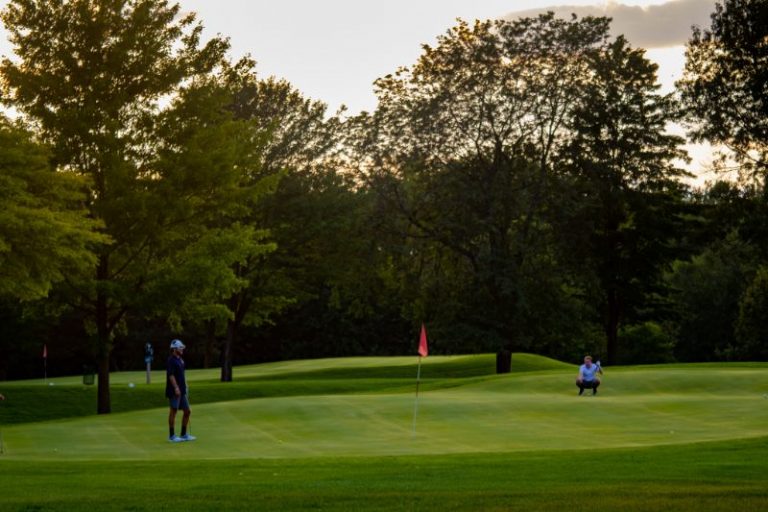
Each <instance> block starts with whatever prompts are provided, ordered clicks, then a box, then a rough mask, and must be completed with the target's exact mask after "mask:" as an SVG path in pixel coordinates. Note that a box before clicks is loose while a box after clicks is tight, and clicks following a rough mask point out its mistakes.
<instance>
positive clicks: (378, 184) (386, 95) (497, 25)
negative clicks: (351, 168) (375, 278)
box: [353, 13, 608, 350]
mask: <svg viewBox="0 0 768 512" xmlns="http://www.w3.org/2000/svg"><path fill="white" fill-rule="evenodd" d="M607 29H608V20H607V19H603V18H584V19H581V20H577V19H575V18H574V19H572V20H560V19H556V18H555V17H554V15H553V14H552V13H548V14H545V15H541V16H539V17H536V18H525V19H519V20H515V21H485V22H481V21H478V22H476V23H475V24H474V25H471V24H468V23H466V22H463V21H460V22H459V23H458V25H456V26H455V27H453V28H451V29H450V30H449V31H448V32H447V33H446V34H444V35H442V36H441V37H439V38H438V42H437V45H435V46H434V47H432V46H425V47H424V52H423V54H422V55H421V56H420V58H419V59H418V61H417V62H416V63H415V64H414V65H413V66H411V67H410V68H401V69H399V70H398V71H397V72H396V73H394V74H391V75H387V76H385V77H383V78H380V79H379V80H377V82H376V89H377V95H378V97H379V106H378V108H377V110H376V112H375V113H374V114H373V115H372V116H368V115H363V116H361V117H360V118H359V119H358V120H357V123H358V124H359V125H360V126H361V129H360V130H359V133H358V134H357V138H356V139H355V140H354V141H353V144H354V145H355V147H354V149H355V150H356V155H355V156H356V158H357V160H356V161H357V162H359V167H360V173H361V177H362V178H363V179H365V180H366V183H367V184H368V186H369V187H370V188H371V189H372V190H373V191H374V192H376V193H377V195H378V197H379V208H380V211H381V212H382V213H381V215H382V218H383V219H387V220H389V223H388V224H385V225H384V226H383V229H384V230H387V231H389V232H390V233H393V232H394V233H397V236H398V237H399V239H398V238H395V237H393V238H392V240H394V242H395V243H396V244H397V245H396V246H395V247H397V249H396V250H397V256H396V257H397V258H398V259H397V264H398V265H400V268H403V269H404V270H405V276H407V277H409V278H411V279H409V280H408V283H409V286H411V287H414V286H417V285H418V287H419V288H420V290H421V293H418V294H416V295H417V297H416V298H415V300H414V303H415V304H416V305H415V307H414V309H413V312H412V313H410V314H411V316H412V317H418V316H419V315H420V314H423V315H425V316H426V318H427V319H428V320H430V321H431V320H434V321H435V323H437V330H436V331H435V332H438V335H440V336H445V337H447V338H449V340H448V341H449V342H448V343H446V344H445V345H444V346H445V347H446V348H447V349H448V350H456V349H457V348H458V346H459V345H460V344H463V346H464V347H465V349H467V348H470V347H471V348H472V349H480V350H487V349H490V348H499V347H501V346H506V345H513V346H516V347H525V346H526V345H527V344H528V343H529V342H530V340H531V339H532V337H533V335H534V334H535V333H533V332H531V331H530V330H529V329H528V328H529V326H530V325H532V324H533V323H534V322H535V319H531V318H526V317H525V315H526V314H527V313H529V311H530V310H527V309H526V307H525V304H526V302H527V297H526V293H530V292H533V293H536V292H537V291H540V292H541V293H546V292H547V291H548V290H538V289H537V287H536V286H535V285H534V284H533V282H535V281H536V280H535V278H534V279H531V280H530V281H529V280H528V276H529V275H530V274H529V273H528V264H529V261H530V260H535V259H539V258H542V259H544V260H546V259H547V258H549V257H551V254H550V253H549V252H550V251H549V248H550V245H549V244H550V243H551V239H552V237H553V236H554V235H553V234H552V233H551V231H550V229H549V226H548V225H547V224H546V223H545V222H542V220H543V219H542V215H543V213H544V211H545V209H546V208H547V202H548V200H550V199H552V198H551V196H550V192H551V186H552V179H553V172H554V168H555V167H556V157H557V154H558V152H559V151H560V150H561V149H562V144H563V141H564V140H565V135H566V134H567V133H568V131H569V128H568V124H569V123H570V120H571V116H572V114H573V111H574V108H575V107H576V103H575V101H574V97H575V96H576V94H575V93H576V91H577V90H578V88H579V87H580V84H581V82H582V81H583V80H584V79H585V77H586V75H587V73H588V70H587V61H586V59H573V58H571V56H572V55H574V54H576V55H586V54H590V53H591V52H594V51H595V50H596V49H597V48H599V47H600V46H601V45H602V44H603V42H604V40H605V39H606V38H607ZM531 266H532V267H533V268H536V267H539V266H546V265H538V264H536V263H534V264H532V265H531ZM554 289H558V285H555V286H554ZM414 320H417V319H416V318H414ZM450 338H453V339H450Z"/></svg>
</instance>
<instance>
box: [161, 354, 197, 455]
mask: <svg viewBox="0 0 768 512" xmlns="http://www.w3.org/2000/svg"><path fill="white" fill-rule="evenodd" d="M185 348H186V347H185V346H184V344H183V343H182V342H181V340H173V341H172V342H171V356H170V357H169V358H168V373H167V374H166V378H165V396H166V397H168V400H169V401H170V404H171V412H170V413H169V414H168V429H169V436H168V440H169V441H170V442H172V443H179V442H181V441H194V440H195V437H194V436H193V435H191V434H189V433H188V432H187V426H189V415H190V414H191V411H190V410H189V399H188V398H187V379H186V378H185V377H184V360H183V359H182V358H181V355H182V354H183V353H184V349H185ZM179 409H181V410H183V411H184V416H183V417H182V419H181V436H177V435H176V432H175V425H176V412H177V411H178V410H179Z"/></svg>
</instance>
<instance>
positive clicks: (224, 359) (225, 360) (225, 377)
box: [221, 320, 237, 382]
mask: <svg viewBox="0 0 768 512" xmlns="http://www.w3.org/2000/svg"><path fill="white" fill-rule="evenodd" d="M236 333H237V325H236V324H235V322H234V321H233V320H229V321H228V322H227V336H226V338H225V339H224V348H223V350H222V351H221V382H232V347H233V346H234V344H235V336H236Z"/></svg>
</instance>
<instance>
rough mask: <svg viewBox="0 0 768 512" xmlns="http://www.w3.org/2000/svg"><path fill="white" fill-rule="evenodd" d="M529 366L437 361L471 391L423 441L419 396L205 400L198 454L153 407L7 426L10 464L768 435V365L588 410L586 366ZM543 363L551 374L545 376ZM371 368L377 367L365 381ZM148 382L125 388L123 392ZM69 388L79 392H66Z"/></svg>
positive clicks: (632, 375)
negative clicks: (515, 369)
mask: <svg viewBox="0 0 768 512" xmlns="http://www.w3.org/2000/svg"><path fill="white" fill-rule="evenodd" d="M528 357H529V358H531V359H528V360H527V361H528V363H529V366H528V368H530V370H532V371H524V372H520V373H516V374H510V375H504V376H496V375H488V373H490V372H488V371H485V370H483V371H482V372H481V371H475V370H472V371H470V370H466V369H467V368H470V367H471V368H474V366H472V365H474V364H476V363H478V362H479V361H482V364H483V365H484V366H483V368H485V366H487V363H488V361H492V359H491V358H490V357H485V358H480V359H477V358H475V359H472V358H469V359H468V358H466V357H465V358H439V357H434V358H432V357H431V358H428V359H427V361H429V362H430V364H431V365H433V366H432V368H433V369H434V370H435V371H437V369H438V368H440V365H441V364H444V365H447V366H445V367H444V369H451V370H450V371H459V370H458V369H457V368H459V366H460V368H462V369H463V370H461V371H465V374H466V375H468V376H471V377H472V378H465V379H454V381H452V384H451V387H446V388H444V389H435V390H429V389H428V390H427V391H425V392H423V393H422V395H421V396H420V399H419V410H418V416H417V422H416V431H415V434H414V431H413V412H414V396H413V393H380V394H345V395H336V394H329V395H314V396H291V397H275V398H260V399H249V400H237V401H230V402H218V403H205V404H200V405H195V403H194V398H193V418H192V430H193V433H194V434H195V435H196V436H198V440H197V441H195V442H192V443H180V444H170V443H168V442H167V441H166V440H165V436H166V433H167V432H166V427H165V422H166V417H167V410H166V409H165V408H152V409H146V410H141V411H135V412H130V413H121V414H112V415H108V416H99V417H94V416H90V417H83V418H77V419H69V420H57V421H49V422H40V423H27V424H19V425H14V426H6V427H3V429H2V432H3V437H4V442H5V448H6V455H5V457H6V458H7V459H8V460H24V459H29V460H120V459H125V460H149V461H151V460H169V459H243V458H245V459H247V458H297V457H326V456H328V457H338V456H379V455H408V454H451V453H482V452H515V451H542V450H564V449H565V450H569V449H592V448H619V447H643V446H660V445H670V444H686V443H694V442H700V441H712V440H726V439H736V438H752V437H759V436H764V435H765V434H766V425H768V400H766V399H765V398H764V395H763V393H765V392H766V391H768V371H766V367H765V366H764V365H742V366H739V365H700V366H696V365H692V366H679V367H664V366H659V367H655V366H651V367H634V368H623V369H613V370H611V371H609V372H608V374H607V375H606V376H605V379H604V386H603V387H601V388H600V393H599V394H598V395H597V396H595V397H592V396H588V395H587V396H581V397H579V396H577V395H576V387H575V386H574V385H573V379H574V376H575V367H572V366H569V365H562V364H557V363H555V364H550V363H549V362H547V360H544V359H543V358H539V359H535V358H534V356H528ZM522 361H523V362H525V361H526V358H525V357H523V358H522ZM536 361H540V362H541V364H538V363H537V364H533V363H536ZM470 363H471V364H470ZM478 364H479V363H478ZM361 365H367V366H365V367H364V368H363V370H362V371H361V370H360V367H361ZM451 365H453V366H451ZM457 365H458V366H457ZM413 366H414V365H413V358H364V359H358V360H327V361H324V362H317V361H312V362H294V363H277V364H274V365H261V366H256V367H251V368H248V369H236V378H237V377H238V376H240V378H243V379H250V380H249V385H253V386H255V387H258V386H259V384H260V379H262V378H266V377H270V376H272V377H275V376H280V378H286V379H290V377H291V375H299V374H300V375H302V378H307V375H311V374H313V373H314V374H316V375H317V376H318V381H317V382H318V385H320V383H321V382H322V378H323V377H324V376H327V375H332V376H333V377H334V378H338V377H339V375H341V374H344V372H353V373H352V374H350V378H359V374H363V375H365V374H366V373H372V374H375V373H376V372H375V368H377V367H378V368H379V369H380V370H381V372H383V373H381V375H388V374H392V375H397V376H399V375H400V374H401V373H402V372H403V371H406V372H407V373H411V370H414V369H415V368H414V367H413ZM366 368H367V369H366ZM393 368H394V369H397V371H395V370H393ZM428 368H429V367H425V370H427V369H428ZM535 370H538V371H535ZM425 373H426V374H427V375H429V372H425ZM138 375H141V374H140V373H137V374H127V375H121V376H116V378H114V379H113V383H122V382H123V381H124V380H126V379H128V380H127V381H131V380H130V379H133V378H134V377H136V376H138ZM483 375H484V376H483ZM190 377H191V380H193V381H194V380H198V381H199V382H202V381H205V380H207V379H213V378H215V373H214V372H213V371H208V373H206V372H198V373H194V372H192V373H190ZM136 380H138V379H136ZM426 382H428V380H427V381H426ZM426 382H425V384H426ZM57 385H60V386H66V385H72V386H74V385H76V384H75V383H74V382H68V381H67V380H65V379H62V380H61V381H60V382H57ZM217 385H218V386H226V384H217ZM157 386H158V389H159V384H157ZM193 397H194V394H193ZM38 405H39V406H43V407H44V406H45V404H44V403H40V404H38ZM151 405H152V404H148V406H151Z"/></svg>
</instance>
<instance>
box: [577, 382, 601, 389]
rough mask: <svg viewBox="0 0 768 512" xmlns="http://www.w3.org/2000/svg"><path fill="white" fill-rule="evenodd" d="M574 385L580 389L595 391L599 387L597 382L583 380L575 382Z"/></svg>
mask: <svg viewBox="0 0 768 512" xmlns="http://www.w3.org/2000/svg"><path fill="white" fill-rule="evenodd" d="M576 385H577V386H578V387H580V388H582V389H595V388H597V386H599V385H600V381H599V380H585V381H582V382H579V381H576Z"/></svg>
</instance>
